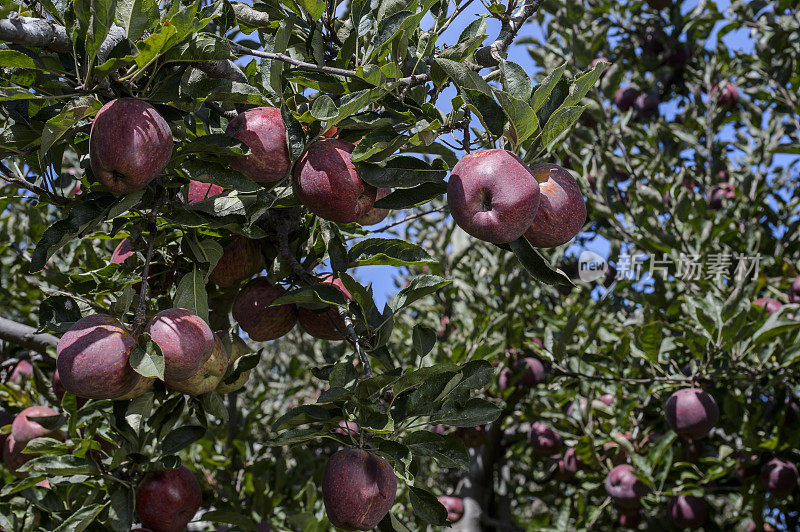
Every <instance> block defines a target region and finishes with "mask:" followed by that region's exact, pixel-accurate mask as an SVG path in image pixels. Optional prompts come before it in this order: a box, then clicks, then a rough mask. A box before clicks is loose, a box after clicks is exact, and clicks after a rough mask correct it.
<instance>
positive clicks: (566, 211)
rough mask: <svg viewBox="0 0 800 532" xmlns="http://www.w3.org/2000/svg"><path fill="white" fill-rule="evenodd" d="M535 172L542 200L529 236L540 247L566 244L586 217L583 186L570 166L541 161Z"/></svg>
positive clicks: (531, 241) (532, 170) (527, 231)
mask: <svg viewBox="0 0 800 532" xmlns="http://www.w3.org/2000/svg"><path fill="white" fill-rule="evenodd" d="M531 173H532V174H533V176H534V177H535V178H536V180H537V181H538V182H539V191H540V194H539V196H540V198H541V200H540V202H539V209H538V210H537V211H536V217H535V218H534V219H533V223H531V225H530V227H529V228H528V229H527V230H526V231H525V238H527V239H528V242H530V243H531V245H532V246H534V247H538V248H552V247H555V246H560V245H561V244H566V243H567V242H569V241H570V240H572V238H573V237H574V236H575V235H577V234H578V232H580V230H581V227H583V223H584V222H585V221H586V205H585V204H584V202H583V195H582V194H581V189H580V188H578V183H577V182H576V181H575V179H574V178H573V177H572V175H570V173H569V171H568V170H567V169H566V168H562V167H560V166H557V165H555V164H548V163H542V164H537V165H535V166H534V167H533V168H531Z"/></svg>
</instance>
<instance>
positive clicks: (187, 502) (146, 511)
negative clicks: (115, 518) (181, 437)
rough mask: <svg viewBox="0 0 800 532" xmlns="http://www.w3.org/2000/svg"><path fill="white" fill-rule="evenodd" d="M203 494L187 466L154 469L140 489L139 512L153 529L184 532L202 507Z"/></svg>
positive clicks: (165, 531)
mask: <svg viewBox="0 0 800 532" xmlns="http://www.w3.org/2000/svg"><path fill="white" fill-rule="evenodd" d="M202 497H203V493H202V490H201V489H200V484H199V483H198V482H197V479H196V478H195V476H194V475H193V474H192V472H191V471H189V469H188V468H187V467H186V466H181V467H179V468H178V469H165V470H162V471H153V472H151V473H150V474H148V475H147V476H146V477H145V479H144V480H143V481H142V483H141V484H140V485H139V487H138V488H137V489H136V514H137V515H138V516H139V519H141V521H142V524H143V525H144V526H146V527H148V528H150V529H152V530H153V532H181V531H182V530H184V529H185V528H186V525H187V524H188V523H189V521H191V520H192V518H193V517H194V514H195V513H197V510H198V509H200V504H201V503H202Z"/></svg>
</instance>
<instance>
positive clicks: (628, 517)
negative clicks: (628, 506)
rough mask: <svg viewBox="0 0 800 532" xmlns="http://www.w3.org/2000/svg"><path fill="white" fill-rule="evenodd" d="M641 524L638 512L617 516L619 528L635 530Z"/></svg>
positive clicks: (640, 515)
mask: <svg viewBox="0 0 800 532" xmlns="http://www.w3.org/2000/svg"><path fill="white" fill-rule="evenodd" d="M641 522H642V514H641V513H639V511H638V510H637V511H636V512H632V513H621V514H619V526H621V527H622V528H627V529H630V530H633V529H635V528H639V525H640V524H641Z"/></svg>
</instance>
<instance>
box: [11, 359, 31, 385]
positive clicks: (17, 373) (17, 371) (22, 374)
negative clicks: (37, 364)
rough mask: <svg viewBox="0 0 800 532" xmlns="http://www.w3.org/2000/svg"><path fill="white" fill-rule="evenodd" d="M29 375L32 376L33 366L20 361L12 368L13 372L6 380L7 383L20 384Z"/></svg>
mask: <svg viewBox="0 0 800 532" xmlns="http://www.w3.org/2000/svg"><path fill="white" fill-rule="evenodd" d="M31 375H33V366H32V365H31V363H30V362H28V361H27V360H20V361H19V362H17V365H16V366H14V371H12V372H11V376H10V377H9V378H8V381H9V382H16V383H21V382H22V381H23V380H25V379H27V378H28V377H30V376H31Z"/></svg>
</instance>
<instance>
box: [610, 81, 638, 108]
mask: <svg viewBox="0 0 800 532" xmlns="http://www.w3.org/2000/svg"><path fill="white" fill-rule="evenodd" d="M638 97H639V91H638V90H637V89H634V88H632V87H628V88H625V89H619V90H618V91H617V92H616V93H615V94H614V103H615V104H616V105H617V107H618V108H619V110H620V111H623V112H624V111H627V110H628V109H630V108H631V107H633V103H634V102H635V101H636V98H638Z"/></svg>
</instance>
